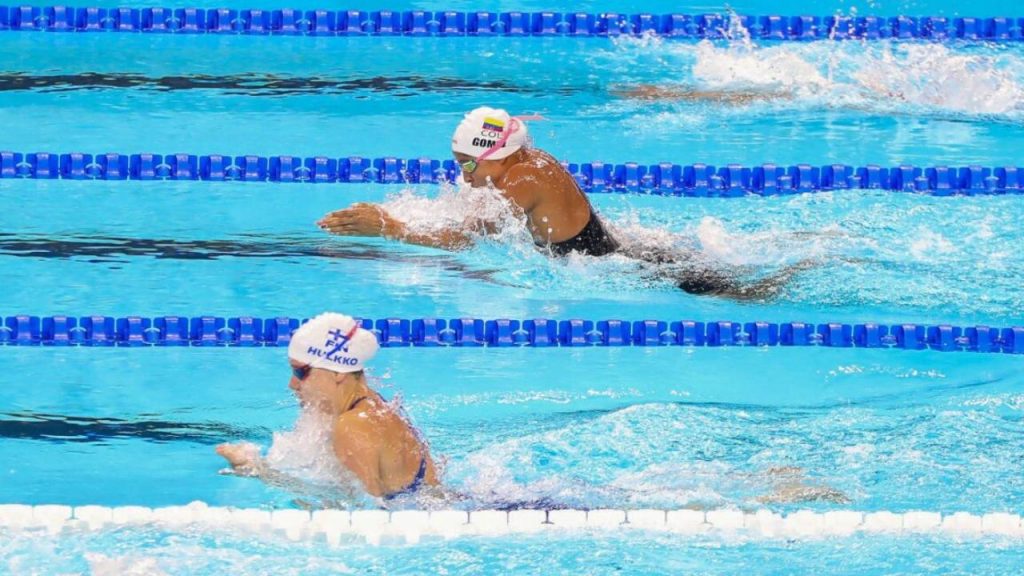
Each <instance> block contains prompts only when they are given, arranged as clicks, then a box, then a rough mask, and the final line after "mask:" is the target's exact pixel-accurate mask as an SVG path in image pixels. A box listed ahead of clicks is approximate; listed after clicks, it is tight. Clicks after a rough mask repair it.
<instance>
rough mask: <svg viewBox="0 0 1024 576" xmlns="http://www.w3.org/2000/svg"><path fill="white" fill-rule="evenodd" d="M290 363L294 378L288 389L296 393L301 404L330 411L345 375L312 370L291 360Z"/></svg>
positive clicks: (289, 382) (318, 369)
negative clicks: (332, 400) (332, 401)
mask: <svg viewBox="0 0 1024 576" xmlns="http://www.w3.org/2000/svg"><path fill="white" fill-rule="evenodd" d="M288 362H289V364H291V367H292V378H291V380H289V381H288V387H289V388H291V389H292V392H295V396H296V397H298V399H299V403H300V404H302V405H303V406H309V407H317V408H320V409H323V410H327V409H329V408H330V406H331V399H332V398H333V397H334V395H335V394H336V393H337V391H338V384H339V383H340V380H341V379H342V378H343V376H344V375H341V374H336V373H334V372H331V371H330V370H323V369H321V368H312V367H310V366H309V365H307V364H303V363H301V362H297V361H295V360H291V359H289V361H288Z"/></svg>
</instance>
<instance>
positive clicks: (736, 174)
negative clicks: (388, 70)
mask: <svg viewBox="0 0 1024 576" xmlns="http://www.w3.org/2000/svg"><path fill="white" fill-rule="evenodd" d="M563 166H565V167H566V169H567V170H568V171H569V172H570V173H571V174H572V175H573V177H574V178H576V181H577V182H578V183H579V185H580V186H581V187H582V188H583V189H584V190H587V191H588V192H637V193H645V194H659V195H665V196H694V197H708V196H712V197H740V196H746V195H748V194H757V195H762V196H770V195H777V194H801V193H807V192H821V191H843V190H892V191H897V192H913V193H919V194H928V195H933V196H951V195H984V194H1020V193H1024V167H1016V166H1003V167H985V166H962V167H949V166H932V167H920V166H906V165H904V166H893V167H885V166H878V165H874V164H869V165H866V166H847V165H845V164H830V165H826V166H814V165H811V164H796V165H791V166H778V165H775V164H762V165H761V166H753V167H750V166H742V165H739V164H726V165H724V166H719V167H715V166H713V165H709V164H686V165H682V164H673V163H671V162H660V163H656V164H639V163H636V162H626V163H624V164H612V163H607V162H588V163H575V162H564V163H563ZM458 177H459V169H458V165H457V164H456V163H455V161H454V160H450V159H446V160H437V159H432V158H410V159H402V158H397V157H384V158H362V157H354V156H353V157H348V158H332V157H327V156H314V157H306V158H303V157H298V156H271V157H264V156H222V155H219V154H212V155H206V156H200V155H195V154H185V153H181V154H167V155H161V154H114V153H110V154H96V155H92V154H84V153H77V152H75V153H70V154H52V153H49V152H36V153H27V154H26V153H20V152H2V151H0V179H18V178H28V179H40V180H52V179H58V178H60V179H65V180H148V181H151V180H204V181H227V180H231V181H240V182H267V181H269V182H306V183H314V184H330V183H336V182H342V183H346V182H349V183H375V184H406V183H409V184H438V183H441V182H452V181H455V180H456V179H457V178H458Z"/></svg>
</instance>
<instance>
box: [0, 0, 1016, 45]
mask: <svg viewBox="0 0 1024 576" xmlns="http://www.w3.org/2000/svg"><path fill="white" fill-rule="evenodd" d="M740 27H742V28H743V29H744V30H746V32H747V34H749V35H750V37H752V38H755V39H758V40H795V41H810V40H824V39H833V40H845V39H864V40H878V39H895V40H913V39H917V40H930V41H944V40H974V41H976V40H982V41H1000V42H1003V41H1017V40H1021V39H1022V37H1024V33H1022V29H1024V18H1021V17H1014V16H997V17H991V18H977V17H956V18H947V17H945V16H923V17H914V16H895V17H889V18H886V17H880V16H841V15H830V16H806V15H802V16H781V15H768V16H750V15H736V14H725V15H723V14H650V13H641V14H625V13H615V12H604V13H590V12H459V11H452V10H442V11H436V12H434V11H422V10H405V11H392V10H375V11H359V10H340V11H337V10H293V9H281V10H262V9H243V10H231V9H202V8H174V9H171V8H162V7H150V8H94V7H85V8H81V7H72V6H11V7H8V6H0V30H15V31H32V32H37V31H46V32H128V33H148V34H245V35H259V36H266V35H273V36H433V37H449V36H514V37H550V36H571V37H599V38H609V37H617V36H639V35H644V34H651V35H657V36H662V37H666V38H680V39H704V38H708V39H719V38H726V37H728V36H730V35H735V34H736V33H737V32H738V31H739V29H740Z"/></svg>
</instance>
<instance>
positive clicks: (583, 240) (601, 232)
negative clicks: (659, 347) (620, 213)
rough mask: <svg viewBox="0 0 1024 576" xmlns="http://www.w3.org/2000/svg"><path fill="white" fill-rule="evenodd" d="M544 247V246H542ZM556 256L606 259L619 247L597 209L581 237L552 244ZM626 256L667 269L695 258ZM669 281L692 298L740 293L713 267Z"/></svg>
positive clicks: (647, 252)
mask: <svg viewBox="0 0 1024 576" xmlns="http://www.w3.org/2000/svg"><path fill="white" fill-rule="evenodd" d="M540 246H543V244H540ZM547 246H548V247H549V248H550V249H551V252H552V253H553V254H554V255H555V256H565V255H566V254H568V253H569V252H579V253H580V254H587V255H589V256H604V255H606V254H611V253H612V252H616V251H619V249H620V246H619V243H618V242H617V241H616V240H615V238H613V237H612V235H611V234H609V233H608V231H607V230H605V227H604V224H602V223H601V219H600V218H599V217H598V216H597V214H596V213H594V207H593V206H591V207H590V220H589V221H587V225H586V226H584V227H583V230H580V233H579V234H577V235H575V236H573V237H572V238H570V239H568V240H564V241H562V242H552V243H551V244H548V245H547ZM623 253H624V254H625V255H627V256H630V257H632V258H636V259H638V260H643V261H645V262H647V263H649V264H654V265H656V266H659V267H661V266H663V265H666V264H672V263H677V262H689V261H691V260H692V256H690V255H685V254H682V253H678V254H668V253H665V252H663V251H650V250H645V251H642V252H639V253H636V251H635V250H630V249H626V250H624V251H623ZM669 277H670V278H671V279H672V280H674V281H675V283H676V286H678V287H679V288H682V289H683V291H685V292H689V293H690V294H723V293H728V292H730V291H734V290H735V289H736V281H735V280H733V279H732V278H729V277H728V276H726V275H725V274H723V273H722V272H719V271H717V270H714V269H712V268H710V267H703V268H700V267H695V268H694V269H689V270H683V271H677V272H676V273H674V274H670V275H669Z"/></svg>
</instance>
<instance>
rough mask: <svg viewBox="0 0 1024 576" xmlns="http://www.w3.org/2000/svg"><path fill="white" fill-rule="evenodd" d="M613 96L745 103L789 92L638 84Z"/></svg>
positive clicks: (773, 98)
mask: <svg viewBox="0 0 1024 576" xmlns="http://www.w3.org/2000/svg"><path fill="white" fill-rule="evenodd" d="M611 92H612V94H613V95H614V96H618V97H620V98H630V99H634V100H651V101H654V100H672V101H682V102H719V103H723V104H747V103H749V102H755V101H766V100H779V99H789V98H792V97H793V95H792V94H791V93H789V92H784V91H777V92H767V91H766V92H760V91H754V90H698V89H696V88H689V87H686V86H654V85H651V84H641V85H639V86H631V87H619V88H613V89H612V90H611Z"/></svg>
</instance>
